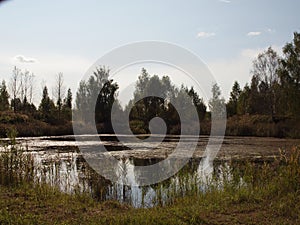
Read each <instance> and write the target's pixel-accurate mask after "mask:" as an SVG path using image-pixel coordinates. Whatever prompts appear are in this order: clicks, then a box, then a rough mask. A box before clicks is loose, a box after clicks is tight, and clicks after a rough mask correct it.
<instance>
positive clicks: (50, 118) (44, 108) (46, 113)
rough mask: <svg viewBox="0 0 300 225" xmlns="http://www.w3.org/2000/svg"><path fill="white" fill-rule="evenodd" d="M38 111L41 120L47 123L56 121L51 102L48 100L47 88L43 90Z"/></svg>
mask: <svg viewBox="0 0 300 225" xmlns="http://www.w3.org/2000/svg"><path fill="white" fill-rule="evenodd" d="M39 111H40V112H41V115H42V118H43V120H44V121H45V122H47V123H55V120H56V113H55V111H56V108H55V105H54V102H53V100H51V99H50V97H49V95H48V88H47V86H45V87H44V89H43V97H42V100H41V103H40V106H39Z"/></svg>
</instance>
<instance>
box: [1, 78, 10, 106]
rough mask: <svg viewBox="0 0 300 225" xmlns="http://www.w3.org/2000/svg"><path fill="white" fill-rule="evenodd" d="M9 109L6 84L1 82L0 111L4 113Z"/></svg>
mask: <svg viewBox="0 0 300 225" xmlns="http://www.w3.org/2000/svg"><path fill="white" fill-rule="evenodd" d="M8 109H9V94H8V91H7V88H6V83H5V81H4V80H3V81H2V84H1V85H0V111H6V110H8Z"/></svg>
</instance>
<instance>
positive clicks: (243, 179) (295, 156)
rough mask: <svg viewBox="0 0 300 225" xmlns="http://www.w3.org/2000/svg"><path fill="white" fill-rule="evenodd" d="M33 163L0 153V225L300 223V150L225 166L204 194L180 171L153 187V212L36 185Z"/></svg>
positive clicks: (9, 152)
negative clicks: (257, 161)
mask: <svg viewBox="0 0 300 225" xmlns="http://www.w3.org/2000/svg"><path fill="white" fill-rule="evenodd" d="M11 140H12V144H13V141H14V139H13V138H12V139H11ZM12 146H14V145H12ZM31 163H32V161H31V158H30V157H28V155H26V154H23V153H22V152H21V153H20V152H18V151H17V149H16V148H14V147H12V148H9V149H8V150H7V151H6V153H2V154H1V157H0V177H1V180H0V181H1V183H0V224H300V218H299V215H300V204H299V202H300V148H299V147H298V148H297V147H295V148H292V149H290V150H288V151H285V152H284V151H282V152H281V155H280V157H278V158H277V159H276V160H275V161H274V162H273V163H268V164H267V163H264V164H260V165H258V164H253V163H250V162H244V163H242V164H240V165H234V164H231V165H230V166H228V165H223V166H221V167H220V168H221V170H222V172H221V173H216V175H215V176H213V177H211V178H210V179H209V182H208V183H207V186H206V189H205V192H204V191H203V190H202V189H201V188H199V180H198V179H197V177H195V176H192V175H191V174H190V173H188V172H187V171H185V170H183V171H181V172H180V174H178V176H177V178H176V182H170V180H169V181H166V182H163V183H161V184H158V185H154V186H153V187H155V190H156V192H157V198H156V199H155V201H156V206H155V207H152V208H140V209H136V208H133V207H132V206H130V205H127V204H121V203H119V202H116V201H104V202H99V201H96V200H95V199H93V198H92V197H91V196H90V195H88V194H84V193H76V192H75V193H73V194H64V193H62V192H60V191H59V190H58V188H56V187H50V186H48V185H46V184H44V183H34V182H33V181H34V179H33V177H32V176H31V174H32V169H31V168H32V167H31ZM174 179H175V178H174Z"/></svg>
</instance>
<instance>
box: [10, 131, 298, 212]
mask: <svg viewBox="0 0 300 225" xmlns="http://www.w3.org/2000/svg"><path fill="white" fill-rule="evenodd" d="M100 138H101V144H103V145H104V146H105V147H106V149H107V150H109V151H110V154H111V155H112V156H114V157H115V158H117V159H118V163H117V164H115V165H114V170H115V172H116V174H117V175H118V177H119V182H118V184H116V183H112V182H110V181H109V180H107V179H105V178H104V177H102V176H100V175H98V174H97V173H96V172H95V171H94V170H93V169H92V168H91V167H90V166H89V165H88V164H87V163H86V161H85V159H84V158H83V157H82V154H81V152H80V151H79V148H78V146H80V148H84V147H89V146H94V145H98V144H99V142H97V143H95V142H93V141H92V140H93V139H91V141H89V139H88V136H87V141H84V142H76V141H75V139H74V137H73V136H59V137H38V138H18V139H17V143H18V145H20V146H21V147H22V149H24V150H25V151H26V153H27V154H32V155H33V158H34V170H35V177H36V178H35V179H36V181H37V182H46V183H48V184H50V185H53V186H57V187H59V188H60V190H61V191H63V192H66V193H76V192H84V193H88V194H90V195H92V196H93V198H95V199H97V200H108V199H113V200H118V201H120V202H125V203H129V204H131V205H133V206H134V207H152V206H153V205H155V204H157V203H158V202H159V201H163V200H164V198H166V197H167V195H168V194H170V191H174V189H176V188H177V187H179V186H180V185H179V183H180V182H183V181H182V179H183V178H182V177H180V173H179V174H177V175H175V176H173V177H172V178H170V179H169V180H167V181H165V182H163V183H162V184H154V185H149V186H146V187H139V186H138V182H137V180H136V171H135V169H134V166H137V165H139V166H145V165H152V164H155V163H157V162H159V161H161V160H163V159H164V158H166V157H167V156H168V155H169V154H170V153H172V150H173V149H174V148H175V147H176V145H177V143H178V140H179V136H175V135H174V136H167V137H165V138H164V141H163V142H162V143H161V144H158V143H156V139H155V138H154V140H153V141H152V142H150V143H149V142H147V143H145V144H143V143H135V142H130V140H131V138H132V137H130V136H124V137H123V138H125V139H127V146H131V147H132V146H134V150H132V149H131V148H128V147H125V146H123V145H121V144H120V143H119V142H118V140H117V139H116V138H115V137H114V136H113V135H101V136H100ZM142 138H143V137H142ZM181 138H182V137H181ZM160 140H161V137H160V136H159V135H158V136H157V141H160ZM4 141H5V140H4ZM194 141H196V142H197V143H198V144H197V148H196V151H195V153H194V156H193V158H192V159H191V160H190V161H189V163H188V165H187V166H185V167H184V168H183V171H188V172H187V173H189V174H190V175H191V176H189V178H188V179H191V180H192V181H193V182H194V183H193V182H189V181H186V180H185V181H184V182H185V185H188V184H190V185H192V184H195V180H197V183H201V184H202V185H204V183H205V182H204V181H205V180H206V179H207V178H208V176H210V175H211V174H212V172H213V170H215V171H216V168H217V167H216V166H215V168H214V169H213V168H211V171H207V170H205V171H204V170H203V162H204V158H203V153H204V150H205V147H206V145H207V142H208V137H207V136H200V137H195V136H186V137H184V142H186V143H189V142H194ZM297 144H300V140H287V139H276V138H255V137H227V138H225V140H224V142H223V146H222V148H221V150H220V152H219V154H218V156H217V158H216V160H215V162H216V163H218V162H220V161H239V160H254V161H256V162H259V161H265V160H273V159H274V157H276V156H278V153H279V151H278V150H279V148H283V149H288V148H289V147H290V146H293V145H297ZM153 146H155V148H153ZM184 179H187V177H186V176H185V178H184ZM125 181H126V182H125ZM198 181H200V182H198ZM122 183H129V184H130V185H129V186H126V185H122ZM181 185H182V184H181ZM166 187H167V188H166ZM162 188H164V191H162ZM186 188H189V187H186ZM199 188H200V189H201V188H203V189H204V186H202V187H199Z"/></svg>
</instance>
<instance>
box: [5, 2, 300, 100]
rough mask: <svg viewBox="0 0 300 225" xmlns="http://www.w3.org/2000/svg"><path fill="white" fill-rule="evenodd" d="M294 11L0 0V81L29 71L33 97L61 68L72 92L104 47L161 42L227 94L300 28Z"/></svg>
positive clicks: (283, 5)
mask: <svg viewBox="0 0 300 225" xmlns="http://www.w3.org/2000/svg"><path fill="white" fill-rule="evenodd" d="M299 8H300V1H296V0H285V1H283V0H260V1H259V0H191V1H179V0H172V1H171V0H164V1H158V0H152V1H142V0H139V1H138V0H136V1H134V0H132V1H99V0H86V1H71V0H64V1H56V0H54V1H40V0H26V1H24V0H23V1H22V0H10V1H6V2H4V3H2V4H1V5H0V28H1V30H0V32H1V33H0V78H2V79H6V80H8V79H9V77H10V74H11V70H12V68H13V66H14V65H17V66H18V67H20V68H23V69H25V68H26V69H28V70H30V71H32V72H33V73H34V74H35V75H36V99H39V97H40V92H41V86H42V85H43V84H47V85H48V86H49V88H51V85H52V84H53V82H54V80H55V75H56V74H57V73H58V72H63V73H64V77H65V84H66V85H67V86H69V87H71V88H72V89H73V91H74V92H75V90H76V88H77V84H78V83H79V81H80V79H81V77H82V76H83V74H84V73H85V72H86V70H87V69H88V68H89V67H90V66H91V65H92V64H93V63H94V62H95V61H96V60H97V59H98V58H99V57H101V56H102V55H103V54H105V53H106V52H109V51H110V50H111V49H113V48H115V47H118V46H120V45H124V44H127V43H130V42H136V41H143V40H159V41H166V42H171V43H174V44H178V45H180V46H182V47H184V48H187V49H188V50H191V51H192V52H194V53H196V54H197V55H198V56H199V57H200V58H201V59H202V60H203V61H204V62H205V63H206V64H207V65H208V67H209V68H210V70H211V71H212V72H213V74H214V76H215V77H216V80H217V82H218V83H219V84H220V85H221V88H222V90H223V94H224V96H225V97H228V94H229V92H230V89H231V86H232V84H233V82H234V80H238V81H240V83H241V84H242V86H243V85H244V84H245V83H246V82H248V81H249V80H250V74H249V71H250V69H251V61H252V60H253V59H254V57H255V56H256V55H257V54H258V53H259V52H261V51H262V50H263V49H265V48H267V47H268V46H273V47H274V48H275V49H276V50H278V51H280V50H281V48H282V46H283V45H284V44H285V43H286V42H289V41H291V40H292V36H293V32H294V31H298V32H299V31H300V23H299V21H300V14H299ZM20 55H21V56H23V62H21V61H20V60H16V56H20ZM19 58H20V57H19ZM26 61H28V62H27V63H26ZM150 71H151V69H150ZM170 76H171V75H170ZM135 77H136V76H135V75H133V77H132V80H133V81H134V79H135ZM183 81H184V79H183Z"/></svg>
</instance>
